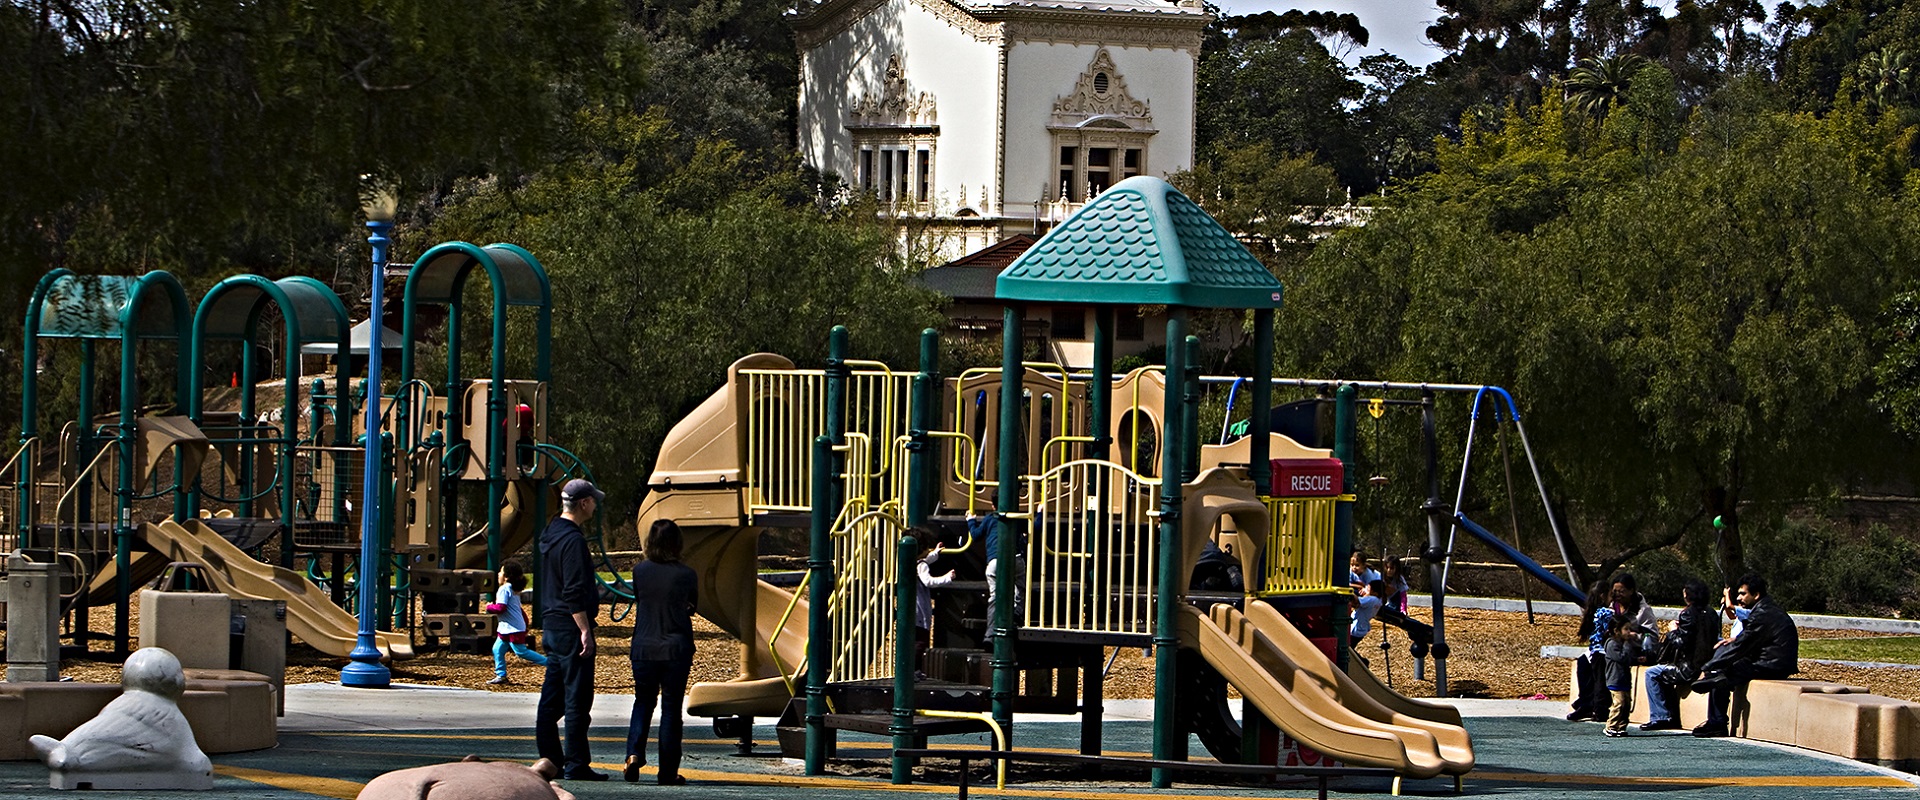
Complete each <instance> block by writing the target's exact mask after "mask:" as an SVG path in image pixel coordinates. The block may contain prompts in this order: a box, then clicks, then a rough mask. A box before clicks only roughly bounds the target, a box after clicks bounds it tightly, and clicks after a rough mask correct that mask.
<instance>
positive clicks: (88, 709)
mask: <svg viewBox="0 0 1920 800" xmlns="http://www.w3.org/2000/svg"><path fill="white" fill-rule="evenodd" d="M204 672H212V673H216V674H219V675H220V676H221V677H220V679H209V678H205V677H198V675H200V674H203V673H204ZM119 696H120V684H117V683H77V682H46V683H24V682H23V683H0V731H5V732H6V733H4V734H0V761H31V760H33V759H34V754H33V748H31V747H29V746H28V745H27V739H28V737H31V736H33V735H34V734H44V735H47V736H52V737H54V738H56V739H58V738H61V737H64V736H66V735H67V734H68V733H71V732H72V731H73V729H74V728H78V727H80V725H81V723H84V722H86V721H87V720H90V719H93V718H94V716H95V715H97V714H99V713H100V709H102V708H105V707H106V705H107V704H108V703H110V702H113V699H114V698H116V697H119ZM277 699H278V698H277V695H276V692H275V691H274V687H273V684H272V683H270V682H269V681H268V679H267V676H265V675H260V674H258V673H252V672H241V671H238V670H209V671H202V670H188V679H187V691H186V693H185V694H183V695H181V697H180V713H181V714H183V715H185V716H186V718H187V724H188V725H189V726H191V727H192V728H193V738H194V742H195V743H196V744H198V745H199V746H200V749H201V750H203V751H205V752H207V753H209V754H213V753H236V752H241V751H244V750H260V749H264V748H268V747H272V746H274V745H275V744H277V743H278V742H279V719H278V717H277V716H276V715H275V713H274V709H275V705H276V703H277Z"/></svg>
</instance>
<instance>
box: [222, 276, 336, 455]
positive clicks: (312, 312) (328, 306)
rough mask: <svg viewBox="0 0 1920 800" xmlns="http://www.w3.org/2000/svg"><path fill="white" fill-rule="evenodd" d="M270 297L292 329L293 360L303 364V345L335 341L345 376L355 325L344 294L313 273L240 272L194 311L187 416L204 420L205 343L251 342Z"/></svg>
mask: <svg viewBox="0 0 1920 800" xmlns="http://www.w3.org/2000/svg"><path fill="white" fill-rule="evenodd" d="M268 302H272V303H273V304H274V305H276V306H278V307H279V309H280V314H281V317H282V318H283V319H284V320H285V330H286V334H287V341H286V348H287V352H286V357H287V362H286V363H288V364H290V365H291V364H297V363H299V357H300V346H301V345H303V344H307V343H308V342H325V341H333V342H335V343H336V344H337V345H338V347H339V356H340V357H339V358H338V359H336V361H335V363H336V364H337V365H339V367H338V368H339V370H340V372H339V373H338V376H339V377H340V378H345V377H346V375H345V366H344V365H345V364H346V362H347V358H346V356H347V353H348V348H349V341H348V336H349V331H350V329H351V328H350V325H349V323H348V321H347V307H346V304H345V303H343V302H341V300H340V296H339V295H338V294H335V293H334V291H333V290H332V289H330V288H328V287H327V285H326V284H324V283H321V282H319V281H317V280H314V279H313V278H309V277H305V276H296V277H291V278H281V279H280V280H278V281H271V280H268V279H266V278H263V277H261V276H259V275H234V276H232V277H229V278H226V279H224V280H222V281H220V282H219V283H217V284H215V285H214V287H213V288H212V289H209V290H208V291H207V294H206V296H205V297H202V298H201V299H200V308H199V310H198V311H196V312H195V313H194V315H193V350H192V359H191V360H190V361H189V362H188V370H189V378H188V389H189V391H188V406H187V415H188V416H189V417H192V418H193V420H194V422H195V424H198V423H199V422H200V416H201V408H200V403H201V397H200V395H201V392H202V389H203V386H202V383H203V380H204V376H203V375H201V374H200V373H201V371H202V368H203V367H204V366H205V365H206V351H205V346H206V343H207V341H208V340H211V339H231V340H240V341H244V342H247V343H249V344H251V343H252V342H253V341H254V340H255V339H256V338H257V337H258V336H259V330H258V328H259V322H260V312H261V311H262V310H263V309H264V308H265V306H266V304H267V303H268ZM296 394H297V393H295V392H288V393H287V413H288V414H289V416H288V417H287V419H294V418H296V417H295V416H293V414H294V412H295V411H297V408H298V406H297V403H296V402H295V400H294V397H295V395H296Z"/></svg>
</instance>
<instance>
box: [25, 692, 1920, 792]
mask: <svg viewBox="0 0 1920 800" xmlns="http://www.w3.org/2000/svg"><path fill="white" fill-rule="evenodd" d="M535 700H536V697H535V696H534V695H533V694H530V693H498V692H482V691H473V690H466V689H447V688H437V687H418V686H400V687H396V688H392V689H385V690H378V689H347V688H342V687H340V686H339V685H337V684H301V685H296V686H292V687H288V692H287V716H286V718H285V719H284V720H283V721H282V724H281V736H280V746H279V747H277V748H275V749H272V750H265V751H259V752H254V753H238V754H232V755H225V756H220V757H217V758H215V759H214V761H215V763H216V765H217V772H218V774H217V776H216V780H215V789H214V791H212V792H207V793H202V794H204V795H206V796H207V797H208V798H210V799H212V800H223V799H224V798H242V797H245V798H312V797H338V798H351V797H353V796H354V795H355V794H356V793H357V792H358V791H359V789H360V787H361V786H362V785H363V784H364V783H365V782H366V781H368V780H371V779H372V778H373V777H374V776H376V775H379V774H381V773H383V772H387V771H390V770H394V769H402V768H406V767H413V766H420V765H424V764H430V763H438V762H443V761H453V760H458V759H459V758H461V757H463V756H466V755H468V754H474V755H479V756H481V757H483V758H493V759H507V760H518V761H529V760H531V759H532V758H533V753H534V748H533V741H532V738H533V737H532V730H531V724H532V720H533V710H534V703H535ZM630 702H631V698H629V697H627V696H624V695H602V696H600V697H598V698H597V699H596V702H595V704H594V725H595V727H594V730H593V747H594V754H595V763H596V766H597V767H598V768H599V769H602V770H608V771H613V770H617V769H618V764H619V762H620V761H621V760H622V756H623V755H624V752H625V747H624V741H625V734H626V730H625V725H626V718H627V715H628V712H629V708H630V706H629V703H630ZM1447 702H1452V703H1455V704H1456V705H1458V706H1459V707H1460V709H1461V710H1462V712H1463V713H1464V714H1465V715H1466V717H1467V727H1468V730H1469V731H1470V732H1471V733H1472V734H1473V738H1474V747H1475V751H1476V755H1477V756H1478V768H1477V769H1475V771H1474V772H1473V773H1472V774H1470V775H1468V776H1467V781H1466V787H1467V794H1468V795H1496V794H1497V795H1499V796H1500V797H1502V798H1503V800H1504V799H1505V798H1509V797H1512V798H1522V800H1534V799H1535V798H1537V799H1538V800H1549V798H1552V799H1553V800H1558V799H1559V798H1564V797H1567V796H1570V795H1572V796H1579V797H1598V798H1621V799H1622V800H1625V798H1629V797H1633V796H1637V795H1641V794H1644V793H1646V792H1650V791H1652V792H1675V791H1677V792H1684V793H1685V795H1684V796H1686V797H1688V798H1696V797H1705V798H1727V800H1735V799H1736V798H1738V799H1739V800H1748V799H1749V798H1759V799H1761V800H1771V799H1772V798H1780V800H1788V799H1789V798H1791V799H1793V800H1798V799H1799V798H1815V799H1816V800H1824V799H1825V798H1832V799H1833V800H1840V799H1841V798H1855V797H1862V796H1887V797H1900V798H1913V800H1920V786H1916V783H1915V778H1914V776H1911V775H1905V774H1902V773H1897V772H1893V771H1890V770H1885V769H1881V768H1878V767H1874V766H1871V765H1866V764H1859V763H1855V762H1851V761H1846V760H1844V759H1838V758H1835V757H1831V756H1825V755H1822V754H1818V753H1812V752H1809V751H1805V750H1798V749H1794V748H1786V747H1779V746H1775V745H1766V744H1761V743H1756V742H1749V741H1744V740H1727V739H1715V740H1698V739H1694V738H1692V737H1690V736H1686V735H1684V734H1682V735H1674V734H1655V735H1637V736H1631V737H1628V738H1625V739H1607V738H1604V737H1602V736H1601V735H1600V726H1598V725H1593V724H1588V723H1572V722H1567V721H1565V720H1563V719H1561V718H1560V715H1561V714H1563V713H1564V711H1565V709H1564V704H1563V703H1560V702H1556V701H1529V700H1451V701H1447ZM1106 709H1107V711H1106V715H1107V724H1106V725H1105V727H1104V728H1103V734H1104V736H1105V742H1104V748H1105V751H1106V752H1107V753H1108V754H1110V755H1145V754H1146V753H1147V752H1148V751H1150V750H1151V738H1152V725H1151V722H1150V720H1151V717H1152V703H1151V701H1144V700H1121V701H1112V702H1109V703H1108V704H1107V706H1106ZM1015 730H1016V736H1017V737H1018V743H1019V746H1020V747H1022V748H1027V749H1034V748H1058V749H1071V748H1073V747H1075V746H1076V743H1077V741H1078V735H1079V726H1078V724H1077V723H1076V722H1075V721H1074V720H1073V719H1072V718H1063V717H1051V716H1031V717H1029V716H1025V715H1022V716H1021V717H1019V718H1017V719H1016V724H1015ZM687 736H688V741H687V762H686V764H685V766H684V767H683V772H684V773H685V774H686V775H687V776H688V777H689V778H691V779H692V780H693V781H694V783H693V784H692V785H690V786H688V787H685V788H682V789H672V790H667V789H662V788H659V787H656V786H654V785H652V777H651V772H650V771H649V773H648V774H647V775H646V776H645V777H643V779H642V780H643V784H642V785H641V786H640V787H634V786H629V785H627V784H625V783H622V782H620V781H619V780H618V779H617V773H616V779H615V780H614V781H611V782H608V783H583V782H568V784H567V788H568V789H569V790H570V791H572V792H574V793H575V794H576V795H578V796H579V797H581V798H583V799H584V800H591V799H592V798H613V797H631V796H633V793H635V792H647V793H653V792H665V791H672V792H673V793H675V794H677V795H682V796H685V797H688V798H742V799H743V800H767V798H768V797H769V795H770V794H771V793H779V794H781V795H782V796H797V795H806V794H811V795H815V796H821V797H833V798H842V797H851V798H855V800H867V799H868V798H871V799H872V800H881V798H889V797H892V796H895V795H897V794H898V793H899V792H901V791H908V792H920V793H926V792H932V793H934V794H936V795H944V794H947V793H950V792H952V791H953V789H952V787H953V784H954V782H955V780H956V776H955V774H954V770H953V765H952V763H951V762H944V763H943V762H937V761H936V762H930V763H929V764H927V765H925V766H923V768H922V770H923V772H922V781H923V782H922V783H919V784H915V785H911V786H901V787H896V786H891V785H889V784H888V783H887V782H886V777H885V776H886V761H885V759H886V758H887V757H888V755H889V753H890V748H889V746H888V744H887V743H886V741H885V740H883V739H879V738H877V737H867V736H859V735H851V734H847V735H842V737H841V744H840V756H841V759H840V760H837V761H835V762H833V763H832V764H831V766H830V770H829V773H830V774H829V775H826V776H818V777H809V776H805V775H803V774H802V772H803V770H802V769H801V767H800V765H799V764H797V763H794V762H791V761H788V760H786V759H782V758H779V757H777V755H773V751H774V750H776V748H775V747H774V744H773V738H774V737H773V731H772V729H771V728H769V727H766V726H764V725H763V726H760V727H758V728H756V730H755V738H756V739H757V741H758V742H759V743H760V750H761V751H763V752H764V753H766V755H762V756H757V757H741V756H737V755H734V754H733V753H734V750H733V742H731V741H728V740H721V739H717V738H713V736H712V733H711V731H710V729H709V728H708V727H707V726H706V721H705V720H690V721H689V723H688V726H687ZM986 744H987V742H986V741H985V737H984V736H983V735H975V736H961V737H949V738H946V739H943V740H940V741H939V742H937V743H936V746H985V745H986ZM1190 750H1191V752H1192V753H1193V755H1194V757H1195V758H1196V759H1200V758H1204V757H1205V756H1204V750H1202V749H1201V748H1200V747H1199V746H1198V744H1197V743H1192V744H1191V745H1190ZM975 770H976V775H975V777H974V786H975V791H976V792H980V793H982V794H995V793H996V792H994V791H993V790H992V788H991V782H990V779H989V778H988V775H987V773H986V771H985V770H984V769H982V768H980V767H979V766H977V765H976V767H975ZM1145 777H1146V776H1145V773H1144V772H1137V771H1128V770H1113V769H1106V770H1101V771H1098V772H1081V773H1068V772H1061V771H1058V770H1036V769H1034V768H1031V767H1020V768H1017V769H1016V770H1015V771H1014V779H1013V782H1012V783H1010V784H1009V786H1008V788H1007V789H1006V791H1005V792H1004V793H1003V794H1004V795H1005V796H1016V797H1046V798H1060V799H1061V800H1109V799H1110V798H1111V799H1112V800H1118V798H1124V797H1134V796H1148V797H1166V798H1182V799H1183V800H1207V799H1208V798H1222V799H1223V800H1225V799H1226V798H1237V797H1284V798H1304V797H1311V796H1312V795H1313V791H1312V789H1313V787H1312V785H1311V784H1310V783H1305V782H1298V781H1294V782H1280V783H1274V784H1261V785H1252V784H1235V785H1203V784H1191V783H1180V784H1176V786H1175V788H1173V789H1170V790H1165V791H1155V790H1151V789H1148V788H1146V784H1145ZM982 786H985V787H986V788H984V789H983V788H981V787H982ZM1333 788H1334V792H1335V795H1336V796H1353V797H1374V796H1384V795H1385V794H1386V793H1387V791H1388V789H1389V786H1388V785H1387V783H1386V782H1385V781H1379V780H1358V779H1354V780H1346V781H1339V782H1336V783H1335V785H1334V787H1333ZM1405 791H1406V793H1407V794H1410V795H1436V796H1445V795H1451V794H1452V787H1451V782H1450V781H1446V780H1427V781H1417V780H1409V781H1407V782H1406V786H1405ZM0 794H5V795H9V796H16V797H24V798H42V797H44V798H54V797H65V798H70V797H72V796H73V795H72V793H61V792H56V791H53V790H50V789H47V788H46V770H45V769H44V768H42V767H40V766H38V765H36V764H32V763H27V762H14V763H0Z"/></svg>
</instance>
